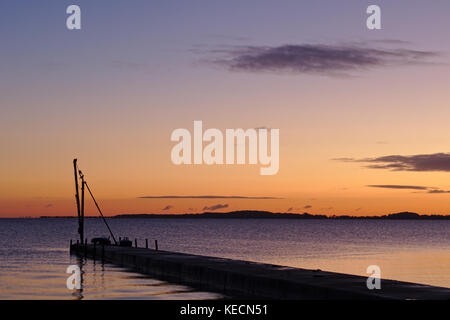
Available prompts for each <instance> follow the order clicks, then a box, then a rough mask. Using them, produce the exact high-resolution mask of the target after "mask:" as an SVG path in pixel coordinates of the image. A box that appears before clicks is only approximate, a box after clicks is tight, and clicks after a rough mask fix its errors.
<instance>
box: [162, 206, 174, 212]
mask: <svg viewBox="0 0 450 320" xmlns="http://www.w3.org/2000/svg"><path fill="white" fill-rule="evenodd" d="M172 208H173V206H171V205H167V206H165V207H164V208H163V209H162V210H163V211H166V210H170V209H172Z"/></svg>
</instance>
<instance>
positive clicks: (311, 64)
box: [212, 40, 439, 75]
mask: <svg viewBox="0 0 450 320" xmlns="http://www.w3.org/2000/svg"><path fill="white" fill-rule="evenodd" d="M384 43H386V42H384ZM389 43H390V44H396V45H401V44H402V43H401V42H395V41H394V40H390V41H389ZM212 53H214V54H215V55H219V56H220V57H217V58H215V59H213V61H212V62H213V63H215V64H217V65H221V66H224V67H226V68H228V69H229V70H231V71H245V72H277V73H279V72H283V73H295V74H321V75H348V74H349V73H351V72H353V71H358V70H367V69H371V68H376V67H392V66H401V65H411V64H414V65H417V64H427V63H431V62H432V61H431V59H432V58H435V57H437V56H439V53H438V52H434V51H421V50H412V49H406V48H393V49H391V48H382V47H380V48H376V47H371V46H370V45H368V44H366V43H351V44H338V45H327V44H286V45H280V46H232V47H228V48H224V49H218V50H214V51H212Z"/></svg>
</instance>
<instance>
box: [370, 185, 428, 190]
mask: <svg viewBox="0 0 450 320" xmlns="http://www.w3.org/2000/svg"><path fill="white" fill-rule="evenodd" d="M368 187H371V188H386V189H410V190H428V189H429V188H428V187H423V186H406V185H397V184H372V185H368Z"/></svg>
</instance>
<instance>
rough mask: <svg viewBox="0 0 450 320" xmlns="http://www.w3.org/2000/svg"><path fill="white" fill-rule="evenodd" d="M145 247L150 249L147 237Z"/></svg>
mask: <svg viewBox="0 0 450 320" xmlns="http://www.w3.org/2000/svg"><path fill="white" fill-rule="evenodd" d="M145 249H148V239H145Z"/></svg>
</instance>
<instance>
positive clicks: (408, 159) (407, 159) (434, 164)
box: [334, 153, 450, 172]
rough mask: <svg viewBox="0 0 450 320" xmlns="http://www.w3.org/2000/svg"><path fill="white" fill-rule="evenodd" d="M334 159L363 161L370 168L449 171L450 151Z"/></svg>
mask: <svg viewBox="0 0 450 320" xmlns="http://www.w3.org/2000/svg"><path fill="white" fill-rule="evenodd" d="M334 160H337V161H343V162H359V163H365V165H364V166H365V167H367V168H371V169H387V170H391V171H446V172H450V153H433V154H417V155H410V156H401V155H390V156H383V157H376V158H365V159H354V158H337V159H334Z"/></svg>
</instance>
